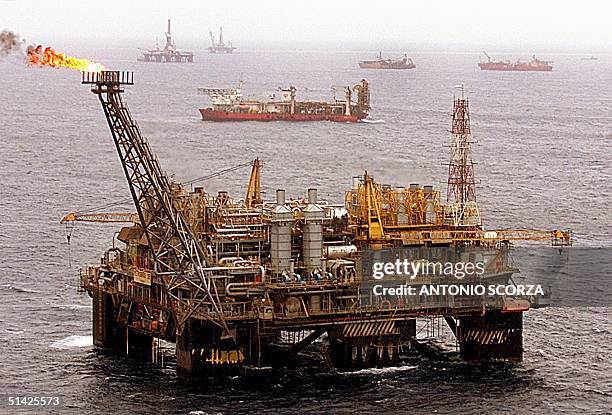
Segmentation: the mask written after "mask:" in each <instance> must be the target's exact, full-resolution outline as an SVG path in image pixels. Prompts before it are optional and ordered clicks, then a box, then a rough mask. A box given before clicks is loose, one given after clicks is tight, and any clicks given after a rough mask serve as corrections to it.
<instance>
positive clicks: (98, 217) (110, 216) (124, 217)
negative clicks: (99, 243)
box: [60, 212, 140, 225]
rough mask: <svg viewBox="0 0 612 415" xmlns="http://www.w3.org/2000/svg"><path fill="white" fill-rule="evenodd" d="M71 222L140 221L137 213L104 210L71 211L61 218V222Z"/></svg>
mask: <svg viewBox="0 0 612 415" xmlns="http://www.w3.org/2000/svg"><path fill="white" fill-rule="evenodd" d="M69 222H96V223H140V220H139V218H138V214H137V213H133V212H102V213H77V212H70V213H68V214H67V215H64V217H63V218H62V219H61V220H60V224H62V225H63V224H66V223H69Z"/></svg>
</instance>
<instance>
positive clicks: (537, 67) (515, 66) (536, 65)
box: [478, 52, 552, 72]
mask: <svg viewBox="0 0 612 415" xmlns="http://www.w3.org/2000/svg"><path fill="white" fill-rule="evenodd" d="M484 54H485V56H486V57H487V61H486V62H480V63H478V67H479V68H480V69H482V70H483V71H525V72H527V71H539V72H550V71H552V65H551V64H552V62H550V61H542V60H540V59H537V58H536V57H535V55H533V57H532V59H531V61H530V62H521V61H520V60H519V61H516V62H514V63H511V62H510V61H497V62H495V61H493V60H491V57H490V56H489V55H488V54H487V52H484Z"/></svg>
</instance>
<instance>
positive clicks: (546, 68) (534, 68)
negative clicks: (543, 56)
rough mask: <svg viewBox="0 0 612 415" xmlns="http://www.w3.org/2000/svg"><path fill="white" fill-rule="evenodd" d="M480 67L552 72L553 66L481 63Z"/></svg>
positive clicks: (486, 69) (484, 69) (485, 68)
mask: <svg viewBox="0 0 612 415" xmlns="http://www.w3.org/2000/svg"><path fill="white" fill-rule="evenodd" d="M478 67H479V68H480V69H482V70H483V71H511V72H550V71H552V66H529V65H505V64H488V63H479V64H478Z"/></svg>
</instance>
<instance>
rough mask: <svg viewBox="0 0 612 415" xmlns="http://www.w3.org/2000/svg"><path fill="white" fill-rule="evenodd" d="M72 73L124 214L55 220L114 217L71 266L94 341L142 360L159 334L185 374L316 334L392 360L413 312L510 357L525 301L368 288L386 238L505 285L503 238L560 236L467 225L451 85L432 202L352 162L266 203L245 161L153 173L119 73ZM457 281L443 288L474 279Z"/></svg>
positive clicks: (336, 362) (424, 279) (387, 252)
mask: <svg viewBox="0 0 612 415" xmlns="http://www.w3.org/2000/svg"><path fill="white" fill-rule="evenodd" d="M83 83H84V84H86V85H89V86H91V90H92V92H93V93H94V94H95V95H96V96H97V97H98V99H99V101H100V103H101V105H102V108H103V111H104V114H105V116H106V119H107V123H108V126H109V128H110V132H111V136H112V144H111V140H109V143H108V144H109V146H111V145H112V147H113V148H115V149H116V151H117V152H118V155H119V161H120V163H121V164H122V167H123V171H124V173H125V177H126V179H127V185H128V186H127V187H128V188H129V193H130V194H131V196H132V199H133V201H134V207H135V211H136V212H135V214H134V213H127V214H124V213H110V212H109V213H101V212H100V208H97V209H95V211H96V213H92V214H91V215H90V216H86V215H85V214H78V215H76V214H75V215H69V216H68V217H67V220H70V221H79V220H80V221H88V220H90V221H94V222H122V221H125V222H127V223H126V225H125V226H124V227H123V228H121V229H120V231H119V232H118V233H117V237H116V239H117V241H115V238H114V237H113V244H112V247H110V248H109V249H108V250H107V251H106V252H105V253H104V254H103V255H102V256H101V262H100V263H99V264H97V265H94V266H88V267H84V268H82V269H81V272H80V287H81V288H82V289H83V290H84V291H86V292H87V293H88V294H89V295H90V296H91V297H92V301H93V309H92V317H93V341H94V344H95V345H96V346H97V347H100V348H105V349H107V350H111V351H114V352H115V353H117V354H121V355H127V354H129V355H130V356H134V357H137V358H141V359H144V360H149V361H151V360H152V361H153V362H155V361H158V359H159V354H160V353H164V352H163V349H162V350H160V348H159V340H160V339H161V340H165V341H169V342H173V343H175V344H176V367H177V370H178V372H179V373H180V374H183V375H197V374H209V373H219V372H222V373H225V372H227V371H230V372H234V371H236V370H239V369H247V368H261V367H265V366H267V365H273V364H284V363H283V362H288V361H290V360H291V359H292V358H293V357H295V355H296V354H297V353H299V352H300V351H301V350H303V349H304V348H306V347H308V346H309V345H311V344H312V343H313V342H315V341H316V340H317V339H319V338H321V339H322V340H321V343H320V345H321V346H320V347H318V346H317V349H318V350H319V352H320V353H321V354H322V355H323V356H326V357H327V362H328V363H329V364H330V365H333V366H335V367H338V368H340V369H353V368H362V367H376V366H378V367H380V366H389V365H397V364H399V362H400V361H401V360H400V358H401V356H402V354H403V353H405V352H406V351H407V350H410V349H411V348H412V347H413V346H414V345H415V344H418V339H417V329H416V327H417V326H416V321H417V319H429V318H438V319H440V321H445V322H446V323H447V325H448V327H449V329H450V330H451V331H452V333H453V335H454V336H455V338H456V341H457V348H458V350H459V352H460V355H461V357H463V358H464V359H466V360H489V359H502V360H510V361H517V360H518V361H520V360H521V359H522V356H523V341H522V340H523V313H524V312H526V311H528V310H529V308H530V307H531V304H532V303H531V301H530V300H529V299H526V298H516V297H514V298H510V297H508V298H507V297H506V296H503V297H495V298H490V297H489V296H481V295H478V296H458V297H453V296H449V295H448V294H444V293H439V294H431V295H424V296H411V295H409V294H405V295H393V294H391V296H387V297H385V296H380V295H377V294H376V287H377V286H374V287H372V284H378V283H379V282H380V281H379V280H376V279H373V278H372V276H373V275H374V274H373V273H372V272H373V269H374V268H373V267H371V264H372V261H380V260H381V259H382V258H385V257H387V258H389V260H390V261H395V260H396V258H397V257H396V256H395V253H396V252H397V251H395V250H396V249H398V248H402V249H407V251H402V252H403V255H410V257H411V258H413V259H415V260H417V261H419V263H423V261H426V260H434V259H435V258H438V260H439V259H440V258H442V257H445V258H448V260H450V261H476V260H478V261H479V263H482V264H483V265H484V266H485V269H486V272H485V274H484V275H483V278H484V277H485V276H486V278H487V279H489V278H495V279H496V280H503V281H508V283H509V284H510V283H511V282H510V281H511V277H512V275H513V274H514V273H516V272H517V269H516V267H514V266H513V264H512V263H510V261H509V249H510V247H511V245H512V243H513V242H514V241H520V240H532V241H538V240H539V241H552V244H553V245H557V246H563V245H568V244H569V243H570V235H569V233H567V232H564V231H559V230H551V231H547V230H535V229H532V230H529V229H514V230H512V229H500V230H490V229H489V230H487V229H485V228H484V227H483V225H482V222H481V218H480V211H479V209H478V205H477V203H476V187H475V186H476V181H475V177H474V163H473V161H472V158H471V153H470V143H471V138H470V137H471V135H470V118H469V110H468V101H467V99H466V98H464V97H463V95H462V96H461V98H456V99H455V100H454V103H453V120H452V130H451V131H452V133H451V137H450V140H449V143H450V144H451V145H450V149H451V150H450V159H449V162H448V187H447V195H446V201H443V200H442V198H441V192H440V191H439V190H437V189H435V188H434V187H433V186H421V185H418V184H410V186H402V187H395V186H391V185H385V184H381V183H378V182H376V181H375V180H374V178H373V177H372V175H370V174H369V173H368V172H367V171H366V172H364V173H363V174H362V175H359V176H357V177H354V178H353V182H352V186H350V185H348V183H347V187H349V186H350V187H349V188H348V189H347V191H346V192H345V193H344V195H339V196H340V197H339V199H340V200H343V202H340V200H339V201H338V202H340V203H338V202H336V203H332V202H329V201H326V200H322V199H321V198H319V197H318V194H317V190H316V189H314V188H310V189H309V190H308V191H307V198H289V199H288V198H287V197H286V193H285V191H284V190H283V189H278V190H277V191H276V198H274V199H273V200H270V199H267V198H266V197H265V195H264V193H263V192H262V187H261V169H262V162H261V160H259V159H255V160H254V161H253V162H252V163H250V164H251V166H252V168H251V174H250V177H249V180H248V186H247V188H246V192H245V194H243V195H241V197H236V196H234V197H232V196H231V195H230V194H229V193H228V192H225V191H219V192H218V193H216V194H212V193H209V192H207V191H206V190H205V189H204V188H203V187H197V186H196V187H191V186H192V185H193V184H194V183H196V182H197V180H193V181H187V182H178V181H176V180H175V179H174V178H173V177H174V176H173V175H171V174H168V173H166V172H165V171H164V170H162V167H161V164H160V161H159V159H158V158H157V157H156V156H155V153H154V151H153V148H152V147H151V146H150V145H149V142H148V141H147V140H146V139H145V138H144V137H143V135H142V134H141V132H140V129H139V127H138V123H137V122H136V121H135V120H134V119H133V118H132V115H131V112H130V110H129V108H128V106H127V104H126V103H125V102H124V100H123V92H124V90H125V87H127V86H129V85H132V84H133V83H134V81H133V74H131V73H129V72H118V71H103V72H99V73H84V74H83ZM441 130H442V131H443V128H442V127H441ZM247 165H248V163H243V164H241V165H237V166H235V167H233V168H228V169H225V170H224V171H220V172H218V173H217V174H216V175H215V174H213V175H208V176H207V177H209V178H210V177H217V176H219V175H221V174H227V173H229V172H235V171H236V168H237V167H240V166H242V167H245V166H247ZM294 168H298V167H297V165H296V166H294ZM292 174H293V173H292ZM330 180H334V181H335V180H337V179H336V178H330ZM105 206H107V207H108V204H105ZM111 235H113V233H110V234H109V236H111ZM109 245H110V244H109ZM555 249H560V248H555ZM404 258H407V257H404ZM470 258H472V259H470ZM440 272H441V271H440ZM439 278H441V274H440V273H439V272H438V271H434V273H433V274H428V275H424V274H419V275H418V276H417V275H415V278H414V279H413V278H409V279H407V278H406V277H402V276H400V278H399V279H398V280H397V281H399V282H401V283H402V284H406V285H410V286H412V287H414V288H416V287H418V286H424V285H427V284H431V283H432V281H438V280H439ZM460 278H461V280H460V281H459V282H457V284H472V283H474V281H473V280H471V277H470V278H468V277H465V278H464V277H460ZM534 329H536V328H534ZM281 346H283V347H281ZM415 347H416V346H415ZM162 360H163V354H162Z"/></svg>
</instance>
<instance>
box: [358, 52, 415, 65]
mask: <svg viewBox="0 0 612 415" xmlns="http://www.w3.org/2000/svg"><path fill="white" fill-rule="evenodd" d="M359 67H360V68H361V69H414V68H416V65H415V64H414V62H412V59H410V58H409V57H408V55H406V54H404V56H403V57H402V58H400V59H384V58H383V57H382V52H378V58H377V59H375V60H371V61H361V62H359Z"/></svg>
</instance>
